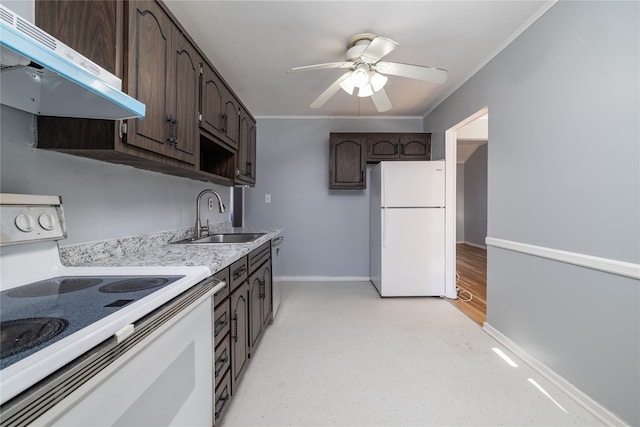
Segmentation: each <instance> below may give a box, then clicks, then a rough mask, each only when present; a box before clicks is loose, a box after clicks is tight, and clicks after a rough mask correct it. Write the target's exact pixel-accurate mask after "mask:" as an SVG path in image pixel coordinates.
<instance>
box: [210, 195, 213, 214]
mask: <svg viewBox="0 0 640 427" xmlns="http://www.w3.org/2000/svg"><path fill="white" fill-rule="evenodd" d="M209 210H210V211H212V210H213V197H209Z"/></svg>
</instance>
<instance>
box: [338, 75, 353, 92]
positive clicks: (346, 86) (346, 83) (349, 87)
mask: <svg viewBox="0 0 640 427" xmlns="http://www.w3.org/2000/svg"><path fill="white" fill-rule="evenodd" d="M352 77H353V76H352V75H351V76H349V77H347V78H346V79H344V80H343V81H341V82H340V87H341V88H342V90H344V91H345V92H347V93H348V94H349V95H353V90H354V89H355V87H356V85H354V84H353V78H352Z"/></svg>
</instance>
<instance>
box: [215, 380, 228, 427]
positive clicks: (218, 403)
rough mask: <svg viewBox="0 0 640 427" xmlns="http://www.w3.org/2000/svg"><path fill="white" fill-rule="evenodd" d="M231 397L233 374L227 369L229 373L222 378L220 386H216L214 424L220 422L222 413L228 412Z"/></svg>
mask: <svg viewBox="0 0 640 427" xmlns="http://www.w3.org/2000/svg"><path fill="white" fill-rule="evenodd" d="M230 399H231V374H230V372H229V371H227V374H226V375H225V376H224V377H223V378H222V381H220V384H218V387H216V394H215V402H214V405H215V406H214V407H215V414H214V424H216V425H217V424H218V422H219V420H220V419H221V418H222V415H224V413H225V412H226V410H227V408H228V407H229V400H230Z"/></svg>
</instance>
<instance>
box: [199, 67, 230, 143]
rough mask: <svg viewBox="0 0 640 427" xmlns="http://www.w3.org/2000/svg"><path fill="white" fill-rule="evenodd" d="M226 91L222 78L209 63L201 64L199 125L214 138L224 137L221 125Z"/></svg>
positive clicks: (222, 123)
mask: <svg viewBox="0 0 640 427" xmlns="http://www.w3.org/2000/svg"><path fill="white" fill-rule="evenodd" d="M224 91H226V88H225V87H224V83H222V79H221V78H220V77H218V75H217V74H216V73H215V71H213V68H211V67H210V66H209V64H204V65H203V66H202V92H201V99H200V113H201V114H202V117H201V120H200V127H201V128H202V129H204V130H205V131H206V132H209V133H210V134H211V135H212V136H214V137H216V138H220V139H222V138H224V132H223V130H222V127H223V125H224V119H223V114H222V105H223V102H222V99H223V93H224Z"/></svg>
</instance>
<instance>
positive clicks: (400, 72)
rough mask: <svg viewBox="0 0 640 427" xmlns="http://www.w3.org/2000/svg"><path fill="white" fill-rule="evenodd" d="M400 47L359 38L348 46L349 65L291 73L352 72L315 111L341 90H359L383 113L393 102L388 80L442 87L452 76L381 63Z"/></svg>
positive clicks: (379, 39)
mask: <svg viewBox="0 0 640 427" xmlns="http://www.w3.org/2000/svg"><path fill="white" fill-rule="evenodd" d="M397 46H398V43H396V42H395V41H393V40H391V39H388V38H386V37H378V36H376V35H374V34H368V33H363V34H357V35H355V36H353V37H352V38H351V40H350V41H349V43H348V45H347V52H346V54H345V58H346V61H344V62H329V63H326V64H315V65H307V66H304V67H295V68H292V69H290V70H289V72H291V71H308V70H323V69H328V68H343V69H346V70H349V71H347V72H346V73H344V74H343V75H342V76H340V77H339V78H338V80H336V81H335V82H333V83H332V84H331V86H329V87H328V88H327V89H326V90H325V91H324V92H322V93H321V94H320V96H318V97H317V98H316V100H315V101H313V102H312V103H311V108H319V107H321V106H322V105H324V103H325V102H327V101H328V100H329V98H331V97H332V96H333V95H335V94H336V93H337V92H338V91H339V90H340V89H343V90H344V91H345V92H347V93H348V94H349V95H352V94H353V92H354V90H355V89H356V88H357V89H358V93H357V95H358V96H359V97H361V98H362V97H367V96H370V97H371V99H372V100H373V103H374V104H375V106H376V109H377V110H378V111H379V112H384V111H387V110H389V109H391V107H392V105H391V100H390V99H389V96H387V93H386V91H385V90H384V85H385V84H386V83H387V80H388V77H387V76H400V77H407V78H410V79H417V80H424V81H427V82H431V83H438V84H439V83H444V82H445V81H446V80H447V75H448V73H447V70H443V69H441V68H434V67H424V66H421V65H410V64H401V63H398V62H387V61H381V59H382V58H383V57H384V56H386V55H388V54H389V53H390V52H391V51H393V50H394V49H395V48H396V47H397Z"/></svg>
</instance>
